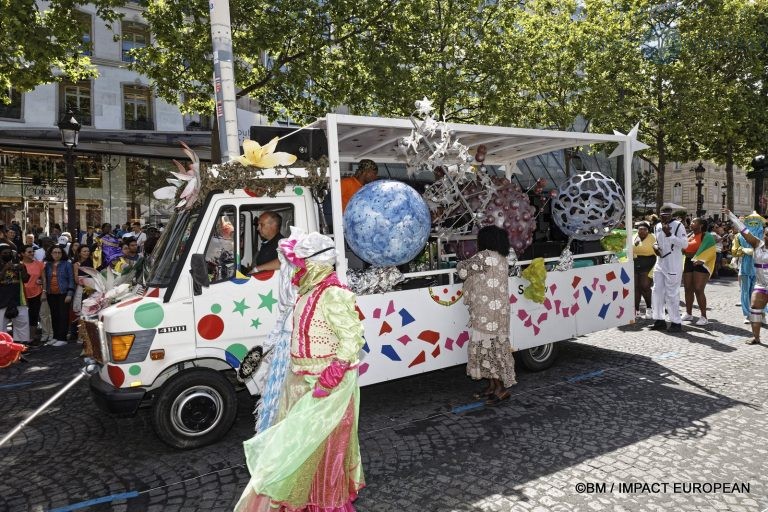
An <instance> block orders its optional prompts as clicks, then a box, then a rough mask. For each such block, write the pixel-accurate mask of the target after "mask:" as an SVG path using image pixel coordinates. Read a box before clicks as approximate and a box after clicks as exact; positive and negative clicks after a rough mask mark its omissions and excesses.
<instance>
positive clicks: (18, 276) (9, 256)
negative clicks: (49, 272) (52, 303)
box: [0, 243, 29, 344]
mask: <svg viewBox="0 0 768 512" xmlns="http://www.w3.org/2000/svg"><path fill="white" fill-rule="evenodd" d="M27 281H29V274H27V269H26V267H25V266H24V265H23V264H21V263H19V261H18V260H17V259H16V257H15V255H14V250H13V249H12V248H11V246H10V245H8V244H7V243H0V332H7V329H8V321H9V320H10V321H11V322H12V324H13V340H14V341H16V342H18V343H25V344H27V343H29V312H28V310H27V304H26V301H25V300H24V288H23V283H26V282H27Z"/></svg>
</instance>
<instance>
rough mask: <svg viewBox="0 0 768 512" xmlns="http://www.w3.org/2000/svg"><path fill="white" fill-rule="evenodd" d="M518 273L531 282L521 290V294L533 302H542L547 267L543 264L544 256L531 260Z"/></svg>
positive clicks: (545, 289)
mask: <svg viewBox="0 0 768 512" xmlns="http://www.w3.org/2000/svg"><path fill="white" fill-rule="evenodd" d="M520 275H521V276H522V278H523V279H527V280H528V281H529V282H530V283H531V284H530V285H529V286H528V287H527V288H526V289H525V290H523V296H524V297H525V298H526V299H529V300H532V301H533V302H537V303H539V304H543V303H544V295H545V294H546V292H547V286H546V281H547V268H546V267H545V266H544V258H536V259H535V260H533V261H532V262H531V264H530V265H529V266H528V268H526V269H525V270H523V272H522V274H520Z"/></svg>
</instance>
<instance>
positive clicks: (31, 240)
mask: <svg viewBox="0 0 768 512" xmlns="http://www.w3.org/2000/svg"><path fill="white" fill-rule="evenodd" d="M24 245H29V246H31V247H32V249H34V250H35V251H36V250H38V249H39V248H40V246H38V245H37V244H36V243H35V235H33V234H32V233H27V234H26V236H24Z"/></svg>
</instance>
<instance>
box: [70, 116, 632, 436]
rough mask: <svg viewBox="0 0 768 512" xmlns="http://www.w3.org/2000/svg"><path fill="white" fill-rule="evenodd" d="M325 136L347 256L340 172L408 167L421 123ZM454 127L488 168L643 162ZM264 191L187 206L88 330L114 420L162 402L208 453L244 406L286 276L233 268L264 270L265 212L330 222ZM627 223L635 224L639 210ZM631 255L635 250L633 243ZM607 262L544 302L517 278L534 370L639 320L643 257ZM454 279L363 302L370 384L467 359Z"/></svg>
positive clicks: (557, 280) (559, 281) (438, 272)
mask: <svg viewBox="0 0 768 512" xmlns="http://www.w3.org/2000/svg"><path fill="white" fill-rule="evenodd" d="M312 127H313V128H315V129H322V130H324V132H325V135H326V137H327V143H328V163H329V165H328V179H329V180H330V183H329V189H330V196H331V205H332V212H333V213H332V227H333V233H335V236H334V238H335V243H336V249H337V254H339V255H344V254H345V244H344V236H343V234H344V227H343V223H342V216H341V215H340V213H339V212H341V195H340V179H341V169H342V168H344V169H348V168H349V165H350V164H353V163H355V162H358V161H359V160H360V159H362V158H370V159H372V160H374V161H375V162H377V163H378V164H379V167H380V168H381V167H382V164H386V163H398V162H399V163H402V157H401V156H400V154H399V153H398V152H397V151H396V147H395V146H396V145H397V143H398V141H399V140H401V139H402V138H403V137H405V136H408V135H409V134H410V133H411V131H412V129H413V127H414V125H413V123H412V122H411V120H408V119H387V118H374V117H358V116H348V115H337V114H328V115H327V116H326V117H325V118H324V119H320V120H318V121H317V122H316V123H314V125H313V126H312ZM450 127H451V129H452V130H453V131H454V133H455V136H456V137H457V138H459V139H460V140H461V142H462V143H463V144H465V145H466V146H468V147H477V146H479V145H480V144H484V145H486V147H487V156H486V160H485V163H486V164H487V165H505V166H514V163H515V162H516V161H518V160H522V159H525V158H529V157H533V156H536V155H543V154H546V153H549V152H551V151H556V150H561V149H564V148H571V147H576V146H587V145H591V144H604V143H614V144H615V143H618V144H619V145H620V149H621V150H622V151H623V153H624V154H625V155H631V151H632V143H633V141H635V139H634V137H633V136H624V135H607V134H590V133H576V132H559V131H546V130H532V129H517V128H507V127H493V126H474V125H450ZM635 143H636V142H635ZM624 161H625V164H624V169H623V171H624V176H625V183H626V188H625V191H624V193H625V204H627V205H631V204H632V201H631V190H630V189H631V182H632V180H631V177H630V161H631V158H625V159H624ZM258 187H259V186H258V182H255V183H254V184H253V186H252V187H248V188H244V189H237V190H234V191H231V192H227V191H211V192H209V193H207V195H206V196H205V197H202V198H201V201H200V204H199V205H198V206H196V207H194V208H189V209H181V210H178V211H177V212H176V213H175V214H174V215H173V217H172V218H171V220H170V221H169V222H168V223H167V225H166V226H165V230H164V232H163V234H162V236H161V239H160V240H159V242H158V244H157V246H156V248H155V249H154V252H153V257H152V258H151V260H149V261H148V262H147V269H146V272H147V276H148V277H147V278H146V280H145V281H146V282H145V283H144V286H143V287H140V288H138V289H139V290H141V294H140V295H139V294H138V293H135V294H133V295H132V296H129V297H127V298H125V299H123V300H122V301H120V302H119V303H117V304H113V305H111V306H109V307H107V308H106V309H103V310H101V311H100V312H99V313H98V316H97V317H94V318H91V319H89V320H87V321H85V322H84V324H85V326H86V332H87V334H88V337H89V338H90V343H86V345H87V347H88V352H89V354H90V355H92V356H93V357H94V358H96V359H97V360H98V361H99V362H101V363H102V365H103V366H102V368H101V370H100V372H99V373H98V374H96V375H94V376H93V377H92V378H91V381H90V387H91V390H92V394H93V396H94V398H95V400H96V402H97V403H98V404H99V406H100V407H101V408H102V409H104V410H106V411H109V412H112V413H118V414H127V415H130V414H134V413H136V411H137V410H138V409H139V407H140V406H147V407H150V408H151V415H152V421H153V425H154V428H155V431H156V432H157V434H158V435H159V437H160V438H162V439H163V440H164V441H165V442H167V443H168V444H170V445H172V446H175V447H179V448H193V447H197V446H202V445H204V444H207V443H210V442H213V441H215V440H217V439H219V438H221V437H222V436H223V435H224V434H225V433H226V432H227V431H228V430H229V429H230V427H231V426H232V424H233V422H234V420H235V415H236V411H237V407H236V394H235V391H236V386H237V383H236V380H235V379H234V377H233V375H234V371H235V370H236V369H237V368H238V367H239V365H240V361H241V360H242V359H243V357H244V356H245V354H246V352H247V351H248V350H249V349H250V348H251V347H253V346H255V345H260V344H262V343H263V342H264V340H265V339H266V336H267V334H268V333H269V332H270V330H271V329H272V328H273V325H274V322H275V320H276V317H277V314H278V307H277V300H278V281H279V278H278V275H277V273H276V272H272V271H267V272H260V273H257V274H253V275H243V274H241V273H240V272H237V271H236V270H233V269H236V268H243V267H246V268H247V267H248V266H249V265H250V264H251V263H252V262H253V258H254V257H255V255H254V247H256V246H257V245H258V243H257V236H258V234H257V230H256V228H257V222H258V221H257V219H258V217H259V215H260V214H261V213H262V212H265V211H274V212H277V213H279V214H280V215H281V216H282V219H283V226H282V227H283V230H282V232H283V233H284V234H286V235H287V234H288V227H289V226H297V227H299V228H301V229H303V230H304V231H306V232H311V231H317V230H319V229H320V226H321V224H320V218H321V214H320V213H319V211H318V204H317V202H316V201H315V200H313V197H312V194H311V193H310V191H309V190H307V188H306V187H302V186H294V185H291V184H289V183H288V181H286V187H285V188H284V189H283V190H282V192H280V193H277V194H275V196H274V197H269V196H267V195H260V194H258V193H254V190H257V189H258ZM625 222H626V225H631V223H630V222H631V212H630V211H627V212H626V214H625ZM225 224H231V228H230V234H229V237H227V236H222V233H221V227H222V226H223V225H225ZM232 228H234V229H232ZM629 232H630V233H631V230H629ZM433 240H434V239H433ZM437 242H441V241H440V240H437ZM222 244H225V246H224V247H222ZM226 244H228V245H226ZM626 250H627V254H629V255H631V254H632V253H631V239H630V237H629V236H627V240H626ZM213 253H215V255H216V258H218V260H219V261H221V260H222V258H224V257H223V256H222V254H224V255H227V254H228V256H226V257H228V258H229V263H236V264H237V265H235V264H229V265H222V267H221V268H220V269H219V270H217V271H215V272H213V278H212V279H211V280H210V282H200V279H199V278H196V277H193V275H195V276H197V275H200V273H199V272H197V273H196V272H193V270H195V269H194V268H193V267H194V266H195V265H198V266H199V265H201V264H202V265H205V262H206V261H208V262H210V261H211V255H212V254H213ZM607 254H610V253H607V252H594V253H590V254H581V255H576V256H575V258H576V260H577V261H578V260H579V258H586V259H589V260H590V263H592V262H597V263H598V264H592V265H591V266H578V265H574V267H573V268H572V269H570V270H565V271H550V272H548V273H547V276H546V296H545V300H544V301H543V303H537V302H532V301H530V300H528V299H527V298H526V297H524V296H523V294H522V293H523V290H524V288H525V287H526V286H527V285H528V284H529V283H528V281H526V280H525V279H523V278H521V277H510V282H509V290H510V294H511V295H510V306H511V314H510V318H509V323H510V332H511V340H512V345H513V348H514V350H515V351H516V352H517V354H518V356H519V357H520V359H521V360H522V363H524V364H525V365H526V366H527V367H529V368H531V369H534V370H535V369H543V368H546V367H548V366H549V365H551V364H552V361H553V359H554V357H555V355H556V348H557V347H556V345H555V343H556V342H558V341H561V340H568V339H571V338H573V337H575V336H579V335H583V334H586V333H590V332H595V331H599V330H603V329H608V328H611V327H615V326H620V325H626V324H629V323H631V322H633V321H634V306H633V296H634V290H633V282H632V277H633V270H632V262H631V257H630V260H629V262H625V263H619V262H614V263H602V261H603V256H605V255H607ZM556 259H557V258H551V259H550V260H549V261H552V260H556ZM520 263H521V265H523V266H525V265H526V264H527V263H529V262H527V261H521V262H520ZM239 265H242V266H243V267H239ZM225 267H226V268H225ZM337 271H338V274H339V277H340V279H342V280H344V279H345V274H346V271H347V261H346V259H345V258H344V257H339V260H338V265H337ZM203 273H205V272H203ZM207 274H211V271H210V268H209V269H208V272H207ZM454 275H455V269H454V268H437V269H435V270H427V271H421V272H411V273H406V274H405V278H406V281H405V283H406V284H407V283H408V282H411V283H417V284H418V283H424V282H427V283H429V285H427V286H417V287H413V286H411V287H409V286H402V289H395V290H394V291H389V292H386V293H379V294H373V295H359V296H358V299H357V305H358V309H359V315H360V318H361V319H362V321H363V324H364V327H365V340H366V343H365V346H364V347H363V354H362V361H361V363H362V364H361V366H360V368H359V374H360V385H361V386H367V385H371V384H376V383H380V382H383V381H387V380H391V379H399V378H404V377H409V376H412V375H416V374H419V373H424V372H429V371H433V370H438V369H441V368H446V367H450V366H454V365H460V364H463V363H465V362H466V358H467V356H466V351H467V342H468V340H469V335H470V333H469V329H468V328H467V321H468V313H467V309H466V307H465V306H464V304H463V301H462V300H461V288H462V286H461V284H460V283H458V282H454ZM196 281H198V282H196ZM206 281H207V279H206Z"/></svg>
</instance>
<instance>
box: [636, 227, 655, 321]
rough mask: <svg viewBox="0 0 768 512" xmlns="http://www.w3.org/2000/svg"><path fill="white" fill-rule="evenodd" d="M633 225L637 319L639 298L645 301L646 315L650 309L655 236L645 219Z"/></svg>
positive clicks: (637, 317) (637, 316) (638, 315)
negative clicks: (635, 228) (634, 231)
mask: <svg viewBox="0 0 768 512" xmlns="http://www.w3.org/2000/svg"><path fill="white" fill-rule="evenodd" d="M635 226H636V227H637V234H636V235H635V237H634V239H633V246H634V247H633V249H632V254H633V255H634V264H635V265H634V266H635V318H636V319H638V320H639V319H640V299H643V300H644V301H645V309H646V315H647V314H648V313H650V312H651V311H652V309H651V296H652V288H653V266H654V265H656V253H655V252H654V250H653V244H655V243H656V237H655V236H653V233H651V225H650V224H648V223H647V222H646V221H641V222H638V223H637V224H635Z"/></svg>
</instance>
